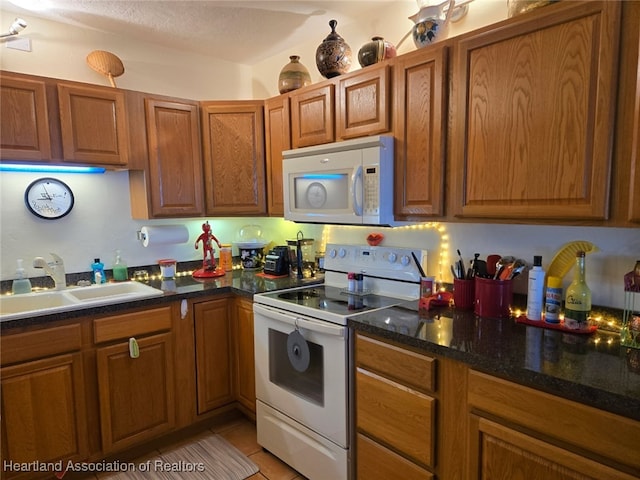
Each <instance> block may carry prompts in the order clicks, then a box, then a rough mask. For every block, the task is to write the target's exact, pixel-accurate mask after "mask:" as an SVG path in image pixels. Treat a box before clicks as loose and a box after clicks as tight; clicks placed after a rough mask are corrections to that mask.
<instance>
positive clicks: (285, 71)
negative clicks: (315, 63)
mask: <svg viewBox="0 0 640 480" xmlns="http://www.w3.org/2000/svg"><path fill="white" fill-rule="evenodd" d="M289 60H291V61H290V62H289V63H287V64H286V65H285V66H284V67H283V68H282V70H281V71H280V75H279V76H278V90H279V91H280V93H287V92H290V91H292V90H297V89H298V88H301V87H305V86H307V85H311V75H309V70H307V67H305V66H304V65H303V64H301V63H300V57H299V56H298V55H291V56H290V57H289Z"/></svg>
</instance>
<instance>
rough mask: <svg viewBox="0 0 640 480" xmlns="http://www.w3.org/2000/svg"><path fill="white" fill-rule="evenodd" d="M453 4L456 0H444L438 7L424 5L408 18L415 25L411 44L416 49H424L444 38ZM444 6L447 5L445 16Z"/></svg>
mask: <svg viewBox="0 0 640 480" xmlns="http://www.w3.org/2000/svg"><path fill="white" fill-rule="evenodd" d="M455 2H456V0H445V1H444V2H442V3H440V4H438V5H425V6H423V7H421V8H420V11H418V13H416V14H415V15H412V16H410V17H409V20H413V22H414V23H415V25H414V26H413V30H412V35H413V43H415V45H416V47H417V48H422V47H426V46H427V45H431V44H432V43H433V42H436V41H437V40H440V39H442V38H446V36H447V35H446V33H447V28H448V26H449V20H450V18H451V14H452V13H453V10H454V7H455ZM445 5H449V9H448V10H447V14H446V16H445V14H444V7H445Z"/></svg>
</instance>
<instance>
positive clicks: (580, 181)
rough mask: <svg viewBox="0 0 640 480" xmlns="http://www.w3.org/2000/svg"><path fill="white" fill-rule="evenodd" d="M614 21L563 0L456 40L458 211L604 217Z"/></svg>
mask: <svg viewBox="0 0 640 480" xmlns="http://www.w3.org/2000/svg"><path fill="white" fill-rule="evenodd" d="M619 23H620V2H607V1H604V2H595V1H594V2H580V3H577V2H566V3H565V2H560V3H558V4H557V5H551V6H549V7H548V8H544V9H540V10H539V11H538V12H536V14H535V15H522V17H521V18H520V19H519V20H516V21H513V22H511V23H508V24H506V25H505V26H503V27H502V28H499V29H495V30H493V31H490V32H487V31H485V32H480V33H478V34H471V35H468V36H465V37H463V38H462V40H460V41H458V42H457V45H456V46H455V51H456V60H455V71H454V75H453V84H454V85H455V86H456V89H457V94H456V97H455V107H454V113H453V115H454V129H455V132H454V134H453V141H452V142H451V146H452V151H453V179H454V184H453V186H454V195H453V199H454V200H453V201H455V202H456V205H455V207H454V213H455V215H457V216H464V217H495V218H512V219H574V220H579V219H592V220H594V219H605V218H607V216H608V213H609V212H608V210H609V209H608V201H609V188H610V173H611V154H612V135H611V131H612V127H613V113H614V107H615V98H616V89H617V84H616V75H617V59H618V36H619ZM559 45H562V48H558V46H559Z"/></svg>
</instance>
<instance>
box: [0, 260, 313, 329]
mask: <svg viewBox="0 0 640 480" xmlns="http://www.w3.org/2000/svg"><path fill="white" fill-rule="evenodd" d="M323 281H324V275H322V274H320V275H318V276H317V277H314V278H306V279H301V280H299V279H297V278H292V277H289V276H285V277H278V278H273V277H271V276H267V275H264V274H262V272H256V271H248V270H241V269H240V270H238V269H236V270H233V271H231V272H228V273H227V274H226V275H224V276H221V277H216V278H212V279H207V280H196V279H194V278H193V277H192V276H191V275H190V274H178V275H177V276H176V277H175V279H174V280H168V281H167V280H164V281H163V280H161V279H160V278H159V276H156V275H154V276H152V277H151V279H150V280H148V281H146V282H143V283H146V284H147V285H149V286H151V287H154V288H158V289H161V290H162V291H164V295H163V296H161V297H153V298H146V299H141V300H135V301H130V302H123V303H116V304H111V305H102V306H96V307H89V308H84V309H81V310H70V311H67V312H59V313H55V314H52V315H40V316H34V317H28V318H21V319H15V320H6V321H2V322H0V330H1V331H2V332H5V331H8V330H9V329H13V328H19V327H28V326H31V325H41V324H46V323H49V322H52V321H58V320H67V319H72V318H79V317H85V316H92V315H101V314H111V313H118V312H121V311H123V310H129V309H131V308H137V307H152V306H155V305H162V304H166V303H168V302H172V301H177V300H182V299H188V298H197V297H205V296H211V295H221V294H224V293H234V294H236V295H242V296H246V297H247V298H253V295H254V294H256V293H262V292H267V291H271V290H282V289H285V288H293V287H297V286H301V285H308V284H312V283H321V282H323ZM79 288H82V287H79Z"/></svg>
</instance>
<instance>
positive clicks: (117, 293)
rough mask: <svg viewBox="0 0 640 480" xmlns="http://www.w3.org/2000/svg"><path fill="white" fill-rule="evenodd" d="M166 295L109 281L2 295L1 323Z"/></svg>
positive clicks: (134, 284)
mask: <svg viewBox="0 0 640 480" xmlns="http://www.w3.org/2000/svg"><path fill="white" fill-rule="evenodd" d="M162 295H164V292H163V291H162V290H158V289H157V288H153V287H150V286H148V285H145V284H143V283H139V282H122V283H105V284H101V285H91V286H90V287H72V288H69V289H67V290H58V291H45V292H35V293H27V294H24V295H3V296H2V297H0V322H2V321H6V320H15V319H19V318H28V317H36V316H41V315H50V314H53V313H59V312H65V311H70V310H80V309H83V308H91V307H96V306H102V305H111V304H116V303H123V302H130V301H134V300H140V299H143V298H150V297H159V296H162Z"/></svg>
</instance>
